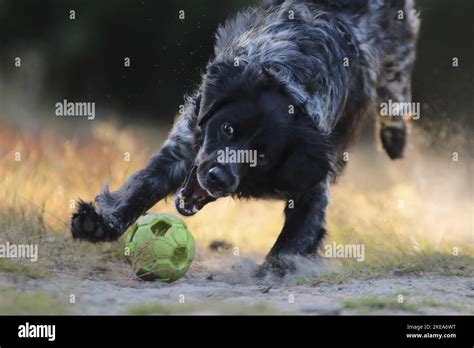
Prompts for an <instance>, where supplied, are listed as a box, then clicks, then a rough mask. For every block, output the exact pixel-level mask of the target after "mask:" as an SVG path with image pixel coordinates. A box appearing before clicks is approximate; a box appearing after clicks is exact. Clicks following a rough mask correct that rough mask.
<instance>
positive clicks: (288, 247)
mask: <svg viewBox="0 0 474 348" xmlns="http://www.w3.org/2000/svg"><path fill="white" fill-rule="evenodd" d="M328 194H329V183H328V182H326V181H325V182H324V183H321V184H320V185H318V187H316V188H315V189H313V190H310V191H308V192H303V193H299V194H297V195H296V196H295V197H294V198H291V199H289V201H288V204H287V206H286V208H285V224H284V226H283V230H282V232H281V233H280V235H279V237H278V239H277V241H276V243H275V245H274V246H273V248H272V249H271V250H270V253H269V254H268V255H267V257H266V261H265V263H264V264H263V265H262V266H261V268H260V270H259V272H258V273H257V274H258V275H260V276H261V275H265V274H266V273H267V272H272V273H276V274H278V275H281V276H283V275H284V274H286V273H287V272H288V271H292V270H294V263H293V261H292V259H291V257H290V256H294V255H302V256H311V255H316V253H317V249H318V248H319V246H320V243H321V241H322V240H323V238H324V236H325V234H326V230H325V228H324V217H325V210H326V206H327V204H328Z"/></svg>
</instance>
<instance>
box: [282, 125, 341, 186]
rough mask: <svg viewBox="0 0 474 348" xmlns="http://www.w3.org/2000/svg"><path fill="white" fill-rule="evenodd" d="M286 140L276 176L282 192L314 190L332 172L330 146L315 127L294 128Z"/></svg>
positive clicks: (325, 137) (299, 126)
mask: <svg viewBox="0 0 474 348" xmlns="http://www.w3.org/2000/svg"><path fill="white" fill-rule="evenodd" d="M289 137H290V138H289V141H288V143H287V147H286V150H285V153H284V158H282V164H281V165H280V166H279V168H278V171H277V175H276V178H275V179H276V182H275V183H276V186H277V188H278V189H281V190H282V191H289V192H303V191H305V190H308V189H311V188H314V187H315V186H316V185H317V184H319V183H320V182H321V181H323V180H325V179H326V178H327V176H328V175H329V174H330V173H331V172H332V170H333V167H332V162H331V157H332V146H331V145H330V142H329V140H328V138H327V136H325V135H324V134H322V133H321V132H320V131H319V130H317V129H316V128H315V127H305V126H301V125H298V126H296V127H293V129H291V134H290V136H289Z"/></svg>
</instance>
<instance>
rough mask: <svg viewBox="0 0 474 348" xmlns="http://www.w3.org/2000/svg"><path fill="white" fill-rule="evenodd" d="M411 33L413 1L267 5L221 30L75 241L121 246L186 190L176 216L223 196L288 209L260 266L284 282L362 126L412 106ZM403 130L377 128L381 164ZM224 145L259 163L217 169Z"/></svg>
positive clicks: (83, 206)
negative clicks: (154, 137)
mask: <svg viewBox="0 0 474 348" xmlns="http://www.w3.org/2000/svg"><path fill="white" fill-rule="evenodd" d="M417 31H418V18H417V16H416V14H415V11H414V9H413V3H412V0H313V1H297V0H294V1H278V0H273V1H264V2H263V3H262V4H261V5H260V6H258V7H255V8H249V9H247V10H245V11H242V12H241V13H239V14H238V15H237V16H236V17H235V18H233V19H231V20H229V21H228V22H227V23H225V24H224V25H222V26H220V27H219V29H218V31H217V37H216V44H215V51H214V57H213V58H212V59H211V60H210V62H209V64H208V66H207V68H206V72H205V73H204V75H203V78H202V83H201V85H200V86H199V88H198V90H197V91H196V92H195V93H194V94H193V95H192V96H191V97H188V98H187V99H186V105H185V112H184V113H183V114H182V115H181V116H180V117H179V119H178V120H177V122H176V124H175V126H174V128H173V130H172V131H171V134H170V136H169V138H168V140H167V141H166V142H165V144H164V145H163V147H162V148H161V150H160V151H159V152H158V153H157V154H156V155H154V156H153V157H152V158H151V160H150V162H149V164H148V165H147V166H146V167H145V168H144V169H142V170H140V171H139V172H137V173H135V174H134V175H132V176H131V177H130V178H129V179H128V181H127V182H126V183H125V184H124V185H123V186H122V187H121V188H119V189H118V190H117V191H115V192H109V190H108V188H107V187H105V188H104V190H103V191H102V192H101V193H100V194H99V195H98V196H97V197H96V198H95V205H92V204H87V203H84V202H80V204H79V209H78V211H77V213H75V214H74V216H73V218H72V224H71V230H72V233H73V236H74V238H79V239H86V240H90V241H99V240H115V239H117V238H119V237H120V236H121V235H122V234H123V233H124V231H125V230H126V229H127V228H128V227H129V226H130V225H131V224H132V223H133V222H134V221H135V220H136V219H137V218H138V217H139V216H140V215H141V214H143V213H145V212H146V211H147V210H148V209H150V208H151V207H152V206H153V205H154V204H155V203H156V202H158V201H159V200H161V199H163V198H165V197H166V196H168V195H169V194H172V193H174V192H176V190H178V188H179V187H180V185H182V184H183V182H184V186H183V188H182V189H181V190H180V191H179V193H178V199H177V208H178V211H180V212H181V213H183V214H185V215H191V214H194V213H196V212H197V211H198V210H199V209H201V208H202V207H203V206H204V205H205V204H206V203H208V202H210V201H212V200H215V199H217V198H219V197H223V196H227V195H235V196H245V197H262V198H278V199H284V200H287V201H288V202H292V205H291V206H290V204H289V205H288V206H287V208H286V209H285V217H286V220H285V224H284V226H283V230H282V232H281V234H280V236H279V238H278V240H277V241H276V243H275V246H274V247H273V248H272V250H271V251H270V253H269V256H268V257H267V263H266V264H265V266H264V268H263V270H267V269H272V270H278V271H279V272H280V271H281V272H282V273H284V272H285V271H286V270H287V269H288V268H291V264H288V262H285V261H284V256H285V255H294V254H301V255H310V254H312V253H314V252H315V251H316V249H317V248H318V246H319V245H320V242H321V240H322V238H323V237H324V234H325V229H324V214H325V209H326V205H327V203H328V199H329V198H328V197H329V194H328V192H329V184H330V182H331V180H333V179H334V178H335V177H336V176H337V175H338V174H339V173H340V172H341V170H342V168H343V165H344V161H343V160H342V155H343V153H344V151H346V149H347V147H348V145H349V144H350V143H351V141H352V140H353V138H354V136H355V135H356V133H357V129H358V128H359V126H360V125H361V123H362V121H363V120H364V119H366V118H367V117H369V116H371V115H373V114H374V111H375V112H376V110H377V105H379V104H380V103H381V102H386V101H388V100H390V99H391V100H392V101H393V102H411V88H410V83H411V81H410V78H411V72H412V68H413V64H414V60H415V43H416V37H417ZM405 116H409V115H405ZM405 121H406V120H405V119H404V118H401V117H398V118H396V119H394V118H384V119H381V118H380V124H381V127H380V137H381V140H382V145H383V147H384V148H385V149H386V151H387V153H388V155H389V156H390V157H391V158H394V159H395V158H399V157H401V156H402V152H403V148H404V144H405V137H406V125H405ZM224 124H230V125H231V126H232V130H235V134H234V133H233V132H232V134H230V133H231V132H228V129H229V128H228V125H227V126H225V127H227V128H225V129H224V131H223V128H222V127H224ZM227 133H228V134H227ZM226 134H227V135H226ZM223 147H229V148H233V149H248V150H251V149H256V150H257V151H259V153H260V154H261V155H262V158H263V159H264V161H263V163H262V164H259V165H258V166H257V167H256V168H248V166H245V165H242V164H241V165H235V164H232V165H231V164H226V165H215V163H216V155H215V154H216V151H218V150H219V149H222V148H223ZM214 167H215V168H214ZM211 172H212V173H211ZM214 172H215V173H214ZM189 173H191V174H189ZM216 173H217V176H216V175H214V174H216ZM188 174H189V176H188V178H187V179H186V176H187V175H188ZM211 174H212V175H211ZM193 175H195V176H196V179H195V182H194V183H193V182H192V181H193V178H192V176H193ZM185 179H186V180H185ZM196 183H198V184H199V185H198V186H200V187H198V186H196V187H194V186H193V185H196ZM189 195H191V196H192V197H191V196H190V197H191V198H189V197H188V196H189ZM185 200H187V201H186V202H185Z"/></svg>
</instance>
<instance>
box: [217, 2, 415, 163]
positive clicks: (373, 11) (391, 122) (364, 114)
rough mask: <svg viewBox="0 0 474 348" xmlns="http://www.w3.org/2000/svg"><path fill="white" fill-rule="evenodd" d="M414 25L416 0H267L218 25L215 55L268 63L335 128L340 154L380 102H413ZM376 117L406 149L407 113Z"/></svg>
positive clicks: (330, 130)
mask: <svg viewBox="0 0 474 348" xmlns="http://www.w3.org/2000/svg"><path fill="white" fill-rule="evenodd" d="M417 31H418V18H417V16H416V14H415V12H414V10H413V1H412V0H387V1H385V0H313V1H298V0H294V1H291V0H289V1H288V0H287V1H283V0H267V1H264V2H263V3H262V5H261V6H259V7H257V8H251V9H248V10H246V11H243V12H241V13H240V14H239V15H237V16H236V17H235V18H234V19H232V20H230V21H228V22H227V23H226V24H225V25H223V26H221V27H220V28H219V30H218V34H217V42H216V48H215V56H216V60H215V61H232V62H235V64H255V65H258V66H261V67H264V68H265V70H266V71H267V72H268V73H270V74H272V75H273V77H275V78H276V79H277V80H278V81H279V82H280V83H281V84H282V85H283V86H284V88H285V89H286V91H287V92H288V93H289V94H290V95H291V97H292V98H293V100H294V101H295V104H297V106H298V107H300V108H302V109H303V110H304V111H305V112H306V113H307V114H308V115H309V116H310V117H311V118H312V119H313V120H314V122H315V123H316V125H317V126H318V127H319V128H320V129H321V130H322V131H324V132H326V133H327V134H331V136H332V137H333V140H334V143H335V144H337V145H338V146H339V149H338V150H339V151H337V153H338V154H337V156H336V157H337V158H336V159H335V160H336V161H338V158H339V157H340V156H341V154H342V152H343V151H345V149H346V148H347V146H348V145H349V144H350V143H351V141H352V140H353V139H354V137H355V135H356V134H357V129H358V128H360V125H361V124H363V122H362V121H363V120H364V119H367V118H369V117H370V116H373V114H374V110H375V111H376V112H377V110H378V109H379V105H380V103H383V102H388V101H389V100H391V101H393V102H396V103H407V102H411V79H410V77H411V72H412V68H413V62H414V60H415V42H416V36H417ZM402 116H408V115H402ZM379 120H380V121H381V122H379V125H380V128H381V129H380V136H381V140H382V144H383V146H384V148H385V149H386V151H387V153H388V154H389V156H390V157H391V158H398V157H401V156H402V153H403V148H404V144H405V138H406V129H407V127H406V124H405V121H404V119H403V118H402V117H398V118H388V117H385V118H382V117H380V118H379Z"/></svg>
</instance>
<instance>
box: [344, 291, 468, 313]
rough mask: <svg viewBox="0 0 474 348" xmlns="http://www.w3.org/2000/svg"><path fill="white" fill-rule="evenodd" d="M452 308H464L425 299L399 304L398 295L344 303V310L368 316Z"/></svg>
mask: <svg viewBox="0 0 474 348" xmlns="http://www.w3.org/2000/svg"><path fill="white" fill-rule="evenodd" d="M427 307H428V308H450V309H455V310H456V311H462V310H463V309H462V307H461V306H458V305H455V304H451V303H444V302H443V303H441V302H436V301H434V300H430V299H425V300H422V301H419V302H409V301H406V300H405V301H403V302H402V303H399V302H398V300H397V295H393V297H390V298H380V297H375V296H370V297H363V298H358V299H349V300H345V301H343V308H345V309H348V310H354V311H356V312H357V313H358V314H368V313H373V311H374V310H380V311H383V310H390V311H393V310H400V311H408V312H415V313H420V312H421V310H422V309H423V308H427Z"/></svg>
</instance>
